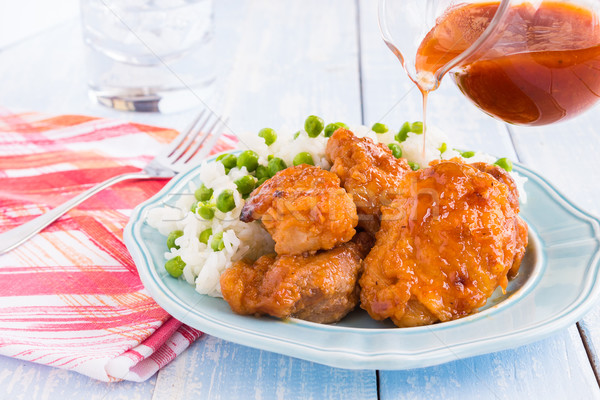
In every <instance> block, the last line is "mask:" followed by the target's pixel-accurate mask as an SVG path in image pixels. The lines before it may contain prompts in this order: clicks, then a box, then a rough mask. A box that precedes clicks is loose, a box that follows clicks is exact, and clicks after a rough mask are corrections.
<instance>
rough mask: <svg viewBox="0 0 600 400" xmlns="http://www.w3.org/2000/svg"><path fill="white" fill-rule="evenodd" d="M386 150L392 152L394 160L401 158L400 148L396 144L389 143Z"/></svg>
mask: <svg viewBox="0 0 600 400" xmlns="http://www.w3.org/2000/svg"><path fill="white" fill-rule="evenodd" d="M388 148H389V149H390V150H391V151H392V154H393V155H394V157H396V158H400V157H402V147H400V145H399V144H398V143H390V144H388Z"/></svg>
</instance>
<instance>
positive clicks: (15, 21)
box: [0, 0, 79, 51]
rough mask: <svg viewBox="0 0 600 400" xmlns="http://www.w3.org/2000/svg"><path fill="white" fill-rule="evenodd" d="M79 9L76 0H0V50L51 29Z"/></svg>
mask: <svg viewBox="0 0 600 400" xmlns="http://www.w3.org/2000/svg"><path fill="white" fill-rule="evenodd" d="M78 12H79V8H78V1H77V0H55V1H39V0H20V1H3V2H1V3H0V51H1V50H2V48H5V47H8V46H12V45H15V44H18V43H19V42H20V41H22V40H24V39H27V38H29V37H32V36H35V35H37V34H39V33H41V32H43V31H46V30H48V29H52V28H54V27H56V26H57V25H59V24H60V23H62V22H64V21H67V20H69V19H71V18H73V17H74V16H76V15H77V13H78Z"/></svg>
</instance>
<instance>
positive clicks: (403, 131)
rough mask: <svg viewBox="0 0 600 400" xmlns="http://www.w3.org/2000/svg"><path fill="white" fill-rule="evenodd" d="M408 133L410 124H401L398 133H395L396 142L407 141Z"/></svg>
mask: <svg viewBox="0 0 600 400" xmlns="http://www.w3.org/2000/svg"><path fill="white" fill-rule="evenodd" d="M408 132H410V123H409V122H405V123H403V124H402V127H401V128H400V130H399V131H398V133H396V136H395V138H396V140H397V141H398V142H400V143H402V142H404V141H405V140H406V139H408Z"/></svg>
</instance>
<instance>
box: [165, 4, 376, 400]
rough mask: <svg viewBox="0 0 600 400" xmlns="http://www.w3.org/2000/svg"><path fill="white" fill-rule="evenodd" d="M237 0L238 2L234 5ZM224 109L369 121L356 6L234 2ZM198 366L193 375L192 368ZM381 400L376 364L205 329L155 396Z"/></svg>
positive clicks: (291, 118) (278, 120)
mask: <svg viewBox="0 0 600 400" xmlns="http://www.w3.org/2000/svg"><path fill="white" fill-rule="evenodd" d="M233 4H235V5H236V6H235V7H234V6H233ZM219 7H223V8H222V9H221V10H223V11H222V12H223V13H224V14H225V13H227V14H228V22H226V23H227V24H228V25H227V28H228V29H226V32H227V33H226V34H227V35H229V40H227V42H228V43H229V44H230V53H227V54H223V60H222V62H223V65H229V68H228V69H226V68H225V69H224V72H223V76H224V78H223V82H224V102H223V104H224V109H225V114H227V115H229V116H230V117H231V123H230V126H231V127H232V129H233V131H234V132H235V133H237V134H239V135H244V134H245V133H250V134H256V132H257V131H258V130H259V129H260V128H262V127H265V126H271V127H273V128H275V129H279V128H281V127H283V128H288V129H289V130H291V132H294V131H295V130H297V129H299V127H301V126H302V124H303V122H304V119H305V118H306V116H307V115H310V114H318V115H321V116H322V117H323V118H325V119H326V120H330V121H333V120H336V121H337V120H344V121H348V123H360V96H359V84H358V82H359V78H358V62H357V56H358V52H357V49H356V46H357V42H356V38H357V36H356V35H357V32H356V30H355V27H356V14H355V8H354V7H352V6H351V5H350V3H348V2H345V1H338V0H334V1H332V0H329V1H305V2H302V3H300V2H293V1H280V2H269V1H252V2H250V1H249V2H246V3H242V4H240V3H235V2H232V1H224V2H223V3H222V5H221V6H217V9H216V12H219ZM187 371H189V373H188V372H187ZM186 395H189V396H190V397H198V398H203V399H204V398H207V399H229V398H252V399H253V398H262V399H271V398H285V399H311V398H313V399H318V398H340V399H375V398H376V397H377V387H376V377H375V371H352V370H340V369H335V368H330V367H325V366H322V365H318V364H313V363H309V362H306V361H302V360H298V359H294V358H290V357H286V356H281V355H278V354H274V353H270V352H266V351H259V350H255V349H251V348H247V347H244V346H239V345H236V344H232V343H229V342H225V341H222V340H219V339H216V338H214V337H208V336H207V337H205V338H203V339H202V340H201V342H200V343H199V345H198V346H194V347H193V349H191V350H190V351H188V352H186V353H185V354H184V355H182V356H180V357H179V358H178V359H176V360H175V361H174V362H173V363H172V364H170V365H169V366H168V367H167V368H165V369H164V370H162V371H161V372H160V373H159V376H158V380H157V386H156V391H155V395H154V398H155V399H162V398H166V397H169V396H170V397H169V398H184V397H185V396H186Z"/></svg>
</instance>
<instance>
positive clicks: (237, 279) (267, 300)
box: [221, 234, 368, 323]
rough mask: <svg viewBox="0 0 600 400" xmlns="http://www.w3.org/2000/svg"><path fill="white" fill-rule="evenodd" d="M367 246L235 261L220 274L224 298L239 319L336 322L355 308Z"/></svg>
mask: <svg viewBox="0 0 600 400" xmlns="http://www.w3.org/2000/svg"><path fill="white" fill-rule="evenodd" d="M359 235H360V234H359ZM359 235H357V236H359ZM365 243H366V241H363V242H362V243H361V242H359V241H353V242H349V243H345V244H342V245H340V246H337V247H336V248H334V249H331V250H326V251H320V252H318V253H317V254H314V255H293V256H289V255H284V256H277V257H275V256H272V255H268V256H263V257H261V258H259V259H258V260H257V261H256V262H255V263H254V264H251V263H249V262H247V261H239V262H237V263H235V264H234V265H233V266H232V267H231V268H228V269H227V270H225V272H224V273H223V274H222V275H221V292H222V293H223V298H224V299H225V300H226V301H227V303H229V306H230V307H231V309H232V310H233V311H234V312H235V313H237V314H243V315H252V314H254V315H261V314H268V315H272V316H274V317H278V318H288V317H295V318H300V319H304V320H307V321H313V322H319V323H331V322H337V321H339V320H340V319H342V318H343V317H344V316H345V315H346V314H348V312H350V311H352V310H353V309H354V307H356V304H357V303H358V298H359V288H358V277H359V274H360V272H361V271H362V257H364V256H365V255H366V253H367V251H368V247H367V246H366V245H365Z"/></svg>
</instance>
